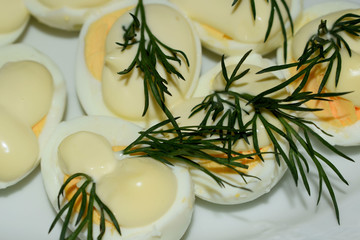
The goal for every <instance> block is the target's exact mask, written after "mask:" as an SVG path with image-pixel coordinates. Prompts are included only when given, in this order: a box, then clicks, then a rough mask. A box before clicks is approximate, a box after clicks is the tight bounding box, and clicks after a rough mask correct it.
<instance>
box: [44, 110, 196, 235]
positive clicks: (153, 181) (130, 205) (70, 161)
mask: <svg viewBox="0 0 360 240" xmlns="http://www.w3.org/2000/svg"><path fill="white" fill-rule="evenodd" d="M140 130H141V128H140V127H139V126H137V125H135V124H132V123H130V122H127V121H123V120H121V119H118V118H111V117H100V116H98V117H97V116H92V117H91V116H86V117H80V118H77V119H73V120H71V121H66V122H63V123H61V124H60V125H59V126H58V128H57V129H56V130H55V132H54V134H53V135H52V137H51V139H50V140H49V142H48V144H47V148H46V151H44V154H43V155H42V161H41V167H42V176H43V181H44V185H45V189H46V192H47V194H48V197H49V200H50V201H51V203H52V205H53V206H54V208H55V209H56V210H57V211H59V208H58V199H57V198H58V193H59V190H60V188H61V186H62V185H63V184H64V182H65V181H66V180H67V178H69V177H70V176H71V175H73V174H76V173H84V174H87V175H88V176H90V177H91V178H92V179H93V184H96V194H97V196H98V198H99V199H101V201H102V203H103V204H105V205H106V206H107V207H108V208H109V209H110V211H111V212H112V213H113V215H114V216H115V218H116V219H117V222H118V224H119V226H120V230H121V236H120V234H119V233H118V232H117V231H116V229H115V227H114V225H113V224H112V223H111V222H110V219H108V217H106V225H105V227H106V231H105V235H104V236H103V239H166V240H171V239H174V240H177V239H180V238H181V237H182V236H183V234H184V233H185V231H186V229H187V228H188V226H189V224H190V221H191V218H192V212H193V204H194V198H195V197H194V191H193V185H192V181H191V176H190V174H189V172H188V170H187V169H186V168H182V167H179V166H168V165H165V164H163V163H161V162H159V161H156V160H154V159H152V158H148V157H141V156H128V155H123V154H122V151H121V150H122V149H123V148H125V147H126V146H127V145H128V144H130V143H131V141H133V140H135V139H136V138H137V137H138V132H139V131H140ZM72 181H73V183H71V182H70V185H68V186H67V187H66V188H65V192H64V198H63V199H62V200H60V205H61V206H60V207H62V206H64V204H66V203H68V202H69V201H71V197H72V196H73V194H74V193H75V192H76V191H77V190H78V189H79V187H80V184H81V180H80V182H79V180H77V179H73V180H72ZM87 191H89V190H87ZM79 202H80V201H79ZM100 213H101V211H100V208H99V205H96V204H95V205H94V210H93V211H92V213H91V214H93V218H92V219H93V221H92V223H93V227H92V228H93V236H98V234H99V228H100V226H99V223H100V221H101V219H100ZM77 214H79V211H78V210H76V209H74V213H73V214H72V219H73V220H71V222H70V224H69V228H70V229H71V230H72V231H74V229H75V228H76V224H75V219H76V215H77ZM86 229H87V228H86ZM86 229H85V230H83V231H82V232H81V233H80V235H79V237H80V238H81V239H87V235H88V234H89V233H88V232H87V230H86Z"/></svg>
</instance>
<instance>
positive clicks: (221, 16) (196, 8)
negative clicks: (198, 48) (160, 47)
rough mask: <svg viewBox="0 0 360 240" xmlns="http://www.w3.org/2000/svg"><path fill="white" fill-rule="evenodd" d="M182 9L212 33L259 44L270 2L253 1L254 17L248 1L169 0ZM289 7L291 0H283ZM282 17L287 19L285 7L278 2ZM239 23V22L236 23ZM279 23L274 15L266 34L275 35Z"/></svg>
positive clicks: (265, 26)
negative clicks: (233, 2) (270, 30)
mask: <svg viewBox="0 0 360 240" xmlns="http://www.w3.org/2000/svg"><path fill="white" fill-rule="evenodd" d="M171 2H173V3H175V4H177V5H178V6H179V7H180V8H181V9H183V10H184V11H185V12H186V13H187V15H188V16H189V17H190V18H191V19H193V20H195V21H196V22H198V23H200V24H202V25H203V26H204V27H205V28H206V29H208V31H209V32H210V33H212V35H213V36H218V37H219V38H227V39H234V40H236V41H240V42H244V43H261V42H263V41H264V36H265V32H266V29H267V26H268V22H269V20H268V19H269V15H270V9H269V8H270V3H269V2H268V1H255V2H256V3H255V4H256V19H254V17H253V15H252V10H251V4H250V1H238V3H237V4H236V5H235V6H233V7H232V6H231V3H232V2H230V1H217V0H197V1H192V0H171ZM285 2H286V3H287V5H288V6H289V8H290V7H291V0H286V1H285ZM280 9H281V12H282V16H283V17H284V18H285V21H286V20H287V14H286V11H285V9H284V8H283V7H282V6H281V4H280ZM239 23H241V24H239ZM279 31H280V22H279V20H278V19H276V18H274V23H273V27H272V32H271V35H270V37H272V36H274V35H275V34H279Z"/></svg>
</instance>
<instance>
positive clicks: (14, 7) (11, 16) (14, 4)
mask: <svg viewBox="0 0 360 240" xmlns="http://www.w3.org/2000/svg"><path fill="white" fill-rule="evenodd" d="M0 6H1V8H0V33H10V32H13V31H15V30H17V29H19V28H20V27H21V26H22V25H23V24H24V23H25V22H26V20H27V19H28V17H29V11H28V10H27V8H26V7H25V4H24V3H23V1H22V0H0Z"/></svg>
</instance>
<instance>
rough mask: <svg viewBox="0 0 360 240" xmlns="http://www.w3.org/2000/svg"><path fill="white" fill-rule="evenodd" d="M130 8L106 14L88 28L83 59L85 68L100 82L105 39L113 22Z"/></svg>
mask: <svg viewBox="0 0 360 240" xmlns="http://www.w3.org/2000/svg"><path fill="white" fill-rule="evenodd" d="M132 8H133V7H128V8H124V9H121V10H118V11H114V12H111V13H109V14H106V15H105V16H103V17H101V18H100V19H98V20H96V21H95V22H94V23H92V24H91V26H90V27H89V29H88V31H87V33H86V36H85V50H84V54H85V56H84V57H85V60H86V66H87V68H88V69H89V71H90V73H91V74H92V76H93V77H94V78H95V79H96V80H99V81H101V75H102V70H103V67H104V58H105V43H106V37H107V35H108V33H109V31H110V29H111V27H112V26H113V24H114V23H115V21H116V20H117V19H118V18H119V17H120V16H122V15H123V14H124V13H126V12H127V11H129V10H130V9H132Z"/></svg>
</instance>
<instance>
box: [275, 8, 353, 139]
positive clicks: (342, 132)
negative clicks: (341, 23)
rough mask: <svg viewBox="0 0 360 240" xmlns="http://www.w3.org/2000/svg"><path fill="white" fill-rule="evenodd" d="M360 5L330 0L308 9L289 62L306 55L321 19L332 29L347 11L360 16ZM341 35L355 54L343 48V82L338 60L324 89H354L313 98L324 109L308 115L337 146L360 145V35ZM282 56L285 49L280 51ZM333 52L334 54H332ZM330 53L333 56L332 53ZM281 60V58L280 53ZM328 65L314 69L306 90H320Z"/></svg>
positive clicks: (292, 71)
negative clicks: (329, 96) (321, 98)
mask: <svg viewBox="0 0 360 240" xmlns="http://www.w3.org/2000/svg"><path fill="white" fill-rule="evenodd" d="M359 7H360V5H359V4H356V3H353V2H345V1H339V2H330V3H323V4H318V5H315V6H313V7H311V8H309V9H307V10H305V11H304V16H303V18H302V20H301V21H300V23H301V24H300V25H299V26H297V32H296V34H295V35H294V37H293V39H291V41H290V44H289V48H288V52H289V58H288V62H296V61H297V60H298V58H299V57H300V56H301V55H302V54H303V51H304V48H305V44H306V43H307V41H308V40H309V39H310V37H311V36H312V35H314V34H316V33H317V32H318V27H319V25H320V23H321V20H326V26H327V28H328V29H331V27H332V26H333V24H334V22H335V21H336V20H337V19H338V18H339V17H341V16H343V15H344V14H346V13H354V14H357V15H359V14H360V10H359ZM339 35H340V36H341V37H343V39H344V40H345V41H346V42H347V43H348V44H349V47H350V49H351V56H350V55H349V54H348V52H347V50H346V48H345V46H344V45H342V48H341V49H340V51H339V53H340V56H341V65H342V66H341V73H340V76H339V77H340V78H339V82H338V84H337V85H336V83H335V78H336V74H335V72H336V66H337V63H338V60H335V64H334V66H333V68H332V71H331V74H330V76H329V79H328V81H327V83H326V85H325V87H324V89H323V92H351V93H348V94H346V95H342V96H339V97H331V98H330V100H331V101H316V100H313V101H310V102H308V103H307V106H308V107H311V108H320V109H322V110H321V111H317V112H313V113H308V114H306V115H305V116H304V117H306V118H307V119H308V120H311V121H313V122H314V123H316V124H317V125H318V126H319V127H320V128H321V129H323V130H325V132H327V133H328V134H330V135H331V136H329V135H327V134H324V133H323V132H321V131H319V130H318V129H317V128H316V127H314V130H315V131H317V132H318V134H320V135H321V136H323V137H324V138H325V139H326V140H327V141H328V142H329V143H332V144H333V145H343V146H349V145H358V144H360V137H359V136H358V134H357V132H358V131H359V129H360V121H359V120H360V110H359V109H360V101H359V99H360V85H359V84H358V82H359V79H360V65H359V61H360V47H359V46H360V38H359V37H357V36H351V35H350V34H347V33H345V32H341V31H340V32H339ZM279 53H280V54H279V55H281V51H279ZM329 54H331V53H329ZM328 56H329V55H328ZM278 59H279V62H280V63H281V62H282V61H281V59H280V57H279V56H278ZM327 66H328V64H327V63H324V64H319V65H317V66H316V67H314V68H313V70H312V73H311V75H310V76H309V79H308V81H307V84H306V86H305V88H304V91H310V92H317V91H318V88H319V86H320V82H321V80H322V78H323V76H324V75H325V71H326V69H327ZM285 74H286V77H288V78H289V77H290V76H293V75H294V74H296V69H295V68H291V69H288V70H286V71H285Z"/></svg>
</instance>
